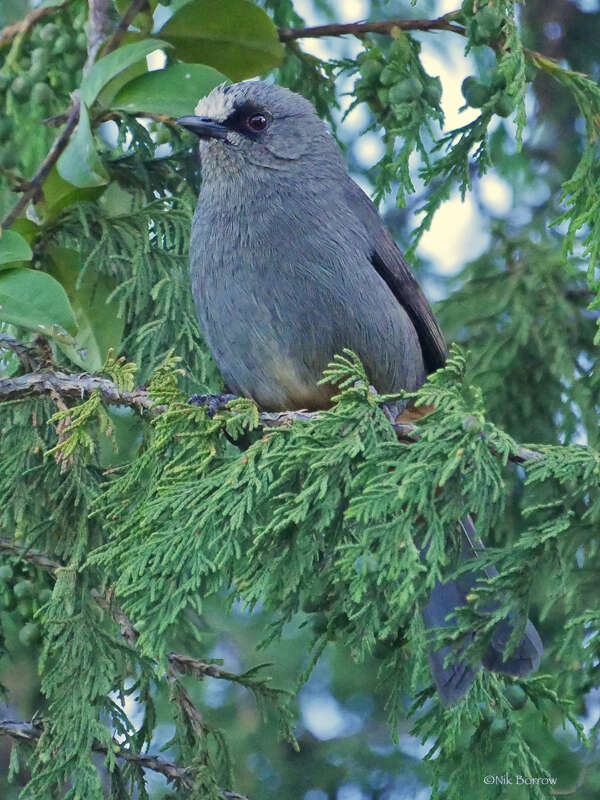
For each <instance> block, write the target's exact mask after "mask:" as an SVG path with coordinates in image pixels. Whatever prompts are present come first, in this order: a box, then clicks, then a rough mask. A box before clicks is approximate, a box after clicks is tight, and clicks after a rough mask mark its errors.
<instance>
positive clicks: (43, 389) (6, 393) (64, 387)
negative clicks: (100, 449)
mask: <svg viewBox="0 0 600 800" xmlns="http://www.w3.org/2000/svg"><path fill="white" fill-rule="evenodd" d="M95 391H99V392H100V394H101V395H102V399H103V400H104V401H105V402H107V403H112V404H113V405H120V406H129V407H130V408H134V409H136V410H137V411H139V412H140V413H142V412H148V411H151V412H153V413H155V414H156V413H160V412H161V411H164V406H157V405H154V401H153V400H152V398H151V397H150V395H149V394H148V392H147V391H146V390H145V389H143V388H139V389H134V390H133V391H132V392H127V391H122V390H120V389H119V387H118V386H117V385H116V384H115V383H113V381H111V380H109V379H108V378H99V377H97V376H96V375H90V374H88V373H86V372H84V373H82V374H70V375H67V374H66V373H64V372H32V373H28V374H27V375H20V376H18V377H16V378H4V379H2V380H0V402H2V401H3V400H4V401H6V400H16V399H19V398H24V397H27V396H28V395H30V394H35V393H40V394H50V395H51V394H52V393H53V392H54V393H56V394H57V395H58V396H59V397H63V398H71V399H76V400H83V399H84V398H87V397H89V396H90V395H91V394H92V392H95ZM317 416H318V412H317V411H277V412H270V411H261V412H260V413H259V415H258V419H259V424H260V425H261V427H263V428H278V427H282V426H284V425H291V424H292V423H293V422H297V421H303V422H307V421H310V420H312V419H316V417H317ZM393 428H394V430H395V431H396V435H397V436H398V438H399V439H402V440H404V441H408V442H412V441H416V440H417V439H418V438H419V429H418V426H416V425H414V424H413V423H411V422H396V423H393ZM482 435H483V434H482ZM489 448H490V452H491V453H492V454H493V455H495V456H499V455H500V454H499V453H498V452H497V451H496V449H495V448H494V447H493V445H491V444H490V445H489ZM541 458H543V456H542V454H541V453H539V452H538V451H537V450H530V449H529V448H526V447H519V448H518V449H517V451H516V452H515V453H512V454H511V455H510V456H509V460H510V461H512V462H514V463H515V464H525V463H527V462H528V461H537V460H539V459H541Z"/></svg>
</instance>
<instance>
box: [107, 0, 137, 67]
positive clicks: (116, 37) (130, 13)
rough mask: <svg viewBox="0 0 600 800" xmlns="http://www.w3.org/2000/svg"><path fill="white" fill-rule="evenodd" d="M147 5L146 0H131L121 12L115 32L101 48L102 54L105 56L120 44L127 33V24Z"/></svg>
mask: <svg viewBox="0 0 600 800" xmlns="http://www.w3.org/2000/svg"><path fill="white" fill-rule="evenodd" d="M147 7H148V0H132V2H131V4H130V6H129V8H128V9H127V11H126V12H125V13H124V14H123V17H122V19H121V21H120V22H119V24H118V25H117V27H116V29H115V32H114V33H113V35H112V36H111V37H110V39H109V40H108V41H107V42H106V44H105V45H104V47H103V49H102V55H103V56H106V55H108V54H109V53H112V51H113V50H116V49H117V47H118V46H119V45H120V44H121V40H122V39H123V37H124V36H125V34H126V33H127V29H128V28H129V26H130V25H131V23H132V22H133V20H134V19H135V17H136V16H137V14H139V13H140V11H143V10H144V9H145V8H147Z"/></svg>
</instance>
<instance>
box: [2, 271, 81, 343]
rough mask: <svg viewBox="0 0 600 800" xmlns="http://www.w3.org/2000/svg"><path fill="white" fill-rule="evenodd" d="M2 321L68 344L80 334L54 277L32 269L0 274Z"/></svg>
mask: <svg viewBox="0 0 600 800" xmlns="http://www.w3.org/2000/svg"><path fill="white" fill-rule="evenodd" d="M0 320H2V321H3V322H12V324H13V325H19V326H20V327H21V328H27V329H29V330H32V331H36V332H37V333H43V334H44V335H45V336H53V337H54V338H56V339H62V340H63V341H69V340H70V338H71V337H70V336H68V334H67V332H68V333H70V334H74V333H75V332H76V331H77V322H76V319H75V314H74V312H73V309H72V308H71V304H70V303H69V298H68V297H67V293H66V292H65V290H64V289H63V287H62V286H61V285H60V283H59V282H58V281H57V280H55V279H54V278H53V277H52V276H51V275H47V274H46V273H45V272H38V271H37V270H33V269H25V268H18V269H8V270H5V271H4V272H0Z"/></svg>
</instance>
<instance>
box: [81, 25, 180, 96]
mask: <svg viewBox="0 0 600 800" xmlns="http://www.w3.org/2000/svg"><path fill="white" fill-rule="evenodd" d="M165 47H169V45H168V44H167V43H166V42H163V41H161V40H160V39H143V40H142V41H141V42H132V43H131V44H125V45H122V46H121V47H119V48H118V49H117V50H115V51H114V52H112V53H109V54H108V55H107V56H104V58H101V59H100V61H97V62H96V63H95V64H94V66H93V67H92V68H91V70H90V71H89V72H88V74H87V75H86V76H85V77H84V79H83V81H82V82H81V89H80V92H81V99H82V100H83V102H84V103H85V104H86V105H87V106H91V105H92V103H93V102H94V100H95V99H96V98H97V97H98V94H99V93H100V91H101V89H103V87H104V86H106V84H107V83H108V82H109V81H111V80H112V79H113V78H114V77H115V76H116V75H118V74H119V73H120V72H123V70H124V69H127V67H130V66H131V65H132V64H135V62H136V61H140V60H141V59H142V58H145V57H146V56H147V55H149V54H150V53H152V51H153V50H158V49H159V48H165Z"/></svg>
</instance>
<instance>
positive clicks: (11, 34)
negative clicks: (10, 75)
mask: <svg viewBox="0 0 600 800" xmlns="http://www.w3.org/2000/svg"><path fill="white" fill-rule="evenodd" d="M71 2H72V0H64V2H62V3H57V4H56V5H55V6H46V7H45V8H36V9H35V10H34V11H30V12H29V14H27V16H26V17H24V18H23V19H21V20H19V21H18V22H13V23H12V25H7V26H6V27H5V28H3V29H2V30H0V47H3V46H4V45H6V44H8V43H9V42H11V41H12V40H13V39H14V38H15V36H18V35H19V34H20V33H27V31H28V30H30V29H31V28H33V26H34V25H35V24H36V23H38V22H39V21H40V20H41V19H43V18H44V17H47V16H48V15H49V14H53V13H54V12H55V11H60V9H61V8H66V7H67V6H68V5H69V4H70V3H71Z"/></svg>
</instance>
